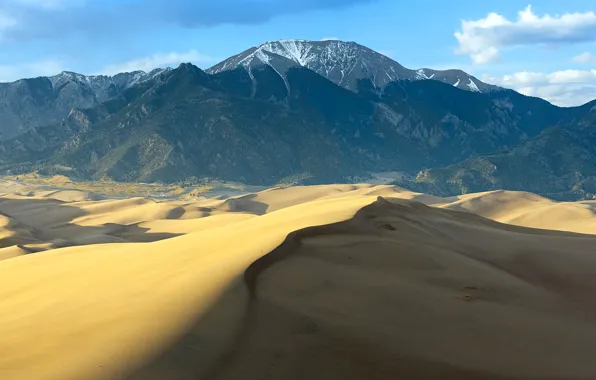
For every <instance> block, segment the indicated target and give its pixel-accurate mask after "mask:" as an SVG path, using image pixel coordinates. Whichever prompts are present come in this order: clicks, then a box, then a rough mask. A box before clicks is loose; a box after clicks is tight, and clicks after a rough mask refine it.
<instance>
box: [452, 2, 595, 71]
mask: <svg viewBox="0 0 596 380" xmlns="http://www.w3.org/2000/svg"><path fill="white" fill-rule="evenodd" d="M455 38H456V39H457V41H458V43H459V47H458V49H457V51H456V52H457V53H458V54H465V55H469V56H470V58H471V59H472V61H473V62H474V63H478V64H483V63H488V62H493V61H496V60H498V59H499V57H500V53H501V50H503V49H505V48H510V47H516V46H529V45H542V46H557V45H562V44H576V43H582V42H590V41H596V14H595V13H594V12H585V13H564V14H562V15H555V16H551V15H549V14H545V15H542V16H538V15H536V14H535V13H534V12H533V11H532V7H531V5H528V6H527V7H526V8H525V9H524V10H522V11H520V12H518V15H517V19H516V20H514V21H511V20H508V19H506V18H505V17H504V16H502V15H500V14H498V13H490V14H488V15H487V16H486V17H485V18H482V19H479V20H471V21H469V20H463V21H462V22H461V30H460V31H457V32H455Z"/></svg>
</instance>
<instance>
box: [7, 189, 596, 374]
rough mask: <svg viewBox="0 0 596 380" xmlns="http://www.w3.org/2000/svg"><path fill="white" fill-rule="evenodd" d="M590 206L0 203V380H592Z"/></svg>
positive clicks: (594, 269)
mask: <svg viewBox="0 0 596 380" xmlns="http://www.w3.org/2000/svg"><path fill="white" fill-rule="evenodd" d="M592 210H593V204H592V203H590V202H577V203H556V202H553V201H550V200H548V199H545V198H542V197H539V196H536V195H533V194H528V193H520V192H504V191H497V192H489V193H482V194H471V195H465V196H459V197H452V198H439V197H433V196H428V195H424V194H418V193H413V192H410V191H407V190H404V189H400V188H397V187H394V186H374V185H328V186H312V187H289V188H276V189H270V190H266V191H263V192H260V193H256V194H248V195H244V196H238V197H232V198H227V199H204V200H198V201H168V202H156V201H153V200H149V199H143V198H132V199H124V200H94V199H93V198H92V197H90V196H87V195H85V194H81V193H80V192H76V191H73V192H70V193H69V192H60V193H59V194H54V193H53V195H52V194H39V193H37V194H32V196H23V195H17V194H16V192H15V193H10V192H7V193H5V195H3V196H2V197H0V243H1V245H0V379H3V380H4V379H6V380H13V379H14V380H94V379H98V380H104V379H110V380H112V379H135V380H136V379H138V380H157V379H168V380H186V379H188V380H191V379H193V380H195V379H240V378H241V379H255V380H256V379H289V380H292V379H337V380H339V379H348V380H349V379H363V378H367V379H400V378H403V379H594V378H596V361H594V360H593V357H594V355H595V353H596V351H595V347H596V302H595V301H594V300H593V294H594V291H596V251H595V248H596V235H592V234H595V233H596V218H595V217H594V214H593V211H592Z"/></svg>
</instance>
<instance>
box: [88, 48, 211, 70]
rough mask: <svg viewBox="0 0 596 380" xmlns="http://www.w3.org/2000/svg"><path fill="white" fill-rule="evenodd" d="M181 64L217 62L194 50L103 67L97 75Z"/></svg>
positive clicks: (162, 54) (156, 55)
mask: <svg viewBox="0 0 596 380" xmlns="http://www.w3.org/2000/svg"><path fill="white" fill-rule="evenodd" d="M183 62H192V63H194V64H197V65H201V64H211V63H216V62H217V60H216V59H214V58H212V57H209V56H205V55H201V54H199V53H198V52H197V51H196V50H189V51H187V52H182V53H177V52H170V53H157V54H153V55H151V56H149V57H143V58H138V59H134V60H131V61H127V62H123V63H118V64H114V65H110V66H107V67H104V68H103V69H102V70H100V72H99V74H106V75H114V74H117V73H123V72H130V71H136V70H142V71H151V70H153V69H156V68H162V67H166V66H176V65H179V64H180V63H183Z"/></svg>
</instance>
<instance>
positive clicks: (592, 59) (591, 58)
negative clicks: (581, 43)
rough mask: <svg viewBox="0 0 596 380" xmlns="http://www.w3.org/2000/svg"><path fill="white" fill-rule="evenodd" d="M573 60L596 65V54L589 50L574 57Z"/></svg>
mask: <svg viewBox="0 0 596 380" xmlns="http://www.w3.org/2000/svg"><path fill="white" fill-rule="evenodd" d="M573 62H577V63H586V64H590V65H596V55H594V54H592V53H588V52H587V51H586V52H584V53H581V54H580V55H576V56H575V57H573Z"/></svg>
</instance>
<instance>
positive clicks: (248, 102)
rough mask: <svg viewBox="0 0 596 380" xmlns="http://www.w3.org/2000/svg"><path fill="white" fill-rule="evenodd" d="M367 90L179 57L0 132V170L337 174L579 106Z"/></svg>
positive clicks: (444, 92) (478, 139) (424, 156)
mask: <svg viewBox="0 0 596 380" xmlns="http://www.w3.org/2000/svg"><path fill="white" fill-rule="evenodd" d="M367 89H369V90H370V91H367ZM373 90H374V84H373V83H372V81H371V80H370V79H367V78H365V79H362V80H360V81H359V91H358V92H354V91H350V90H348V89H346V88H344V87H341V86H338V85H337V84H335V83H333V82H332V81H329V80H327V79H326V78H325V77H323V76H321V75H319V74H317V73H316V72H314V71H312V70H310V69H308V68H305V67H302V66H293V67H289V68H288V70H287V72H286V75H285V77H284V78H282V77H281V76H280V75H278V73H277V71H276V70H275V69H274V68H273V67H271V66H269V65H260V66H257V67H254V68H252V69H251V71H250V73H249V72H248V71H247V70H246V69H245V68H243V67H239V68H236V69H233V70H224V71H221V72H219V73H217V74H212V75H209V74H207V73H205V72H204V71H202V70H200V69H199V68H197V67H195V66H193V65H191V64H182V65H181V66H180V67H178V68H177V69H174V70H171V71H167V72H163V73H160V74H159V75H156V76H154V77H152V78H149V79H147V80H144V81H140V82H138V83H137V84H135V85H133V86H131V87H129V88H127V89H124V90H122V91H121V92H120V93H119V94H118V95H116V96H114V97H112V98H110V99H109V100H107V101H105V102H103V103H101V104H99V105H97V106H94V107H92V108H86V109H77V108H74V109H72V110H71V111H70V112H69V113H68V116H67V117H66V118H65V119H64V120H62V121H61V122H59V123H55V124H52V125H48V126H44V127H36V128H32V129H30V130H28V131H27V132H25V133H23V134H21V135H19V136H17V137H14V138H11V139H9V140H7V141H4V142H3V143H2V144H0V170H2V171H4V172H8V171H10V172H12V173H17V172H23V171H31V170H39V171H40V172H42V173H47V174H51V173H63V174H68V175H72V176H78V177H85V178H103V177H110V178H113V179H116V180H126V181H167V182H175V181H182V180H186V179H188V178H192V177H216V178H220V179H224V180H233V181H241V182H245V183H249V184H275V183H277V182H279V181H285V180H287V179H288V178H294V179H296V178H300V179H303V180H306V179H307V178H308V180H307V183H325V182H337V181H345V180H349V179H350V178H354V177H358V176H359V177H360V178H361V179H362V178H366V176H367V175H368V173H369V172H372V171H377V172H378V171H402V172H405V173H409V174H412V175H415V173H417V172H419V171H420V170H423V169H425V168H431V167H437V166H445V165H449V164H453V163H456V162H458V161H461V160H465V159H467V158H469V157H472V156H476V155H485V154H489V153H491V152H494V151H498V150H503V149H506V148H509V147H512V146H515V145H517V144H519V143H521V142H523V141H526V140H528V139H531V138H533V137H535V136H536V135H538V134H540V133H541V132H542V131H543V130H544V129H545V128H547V127H549V126H551V125H553V123H561V124H565V125H567V124H569V123H572V122H573V121H574V120H576V119H577V118H578V117H579V116H580V115H581V114H582V112H584V113H585V112H586V111H585V110H584V109H583V108H559V107H555V106H553V105H551V104H550V103H548V102H546V101H544V100H542V99H537V98H528V97H525V96H523V95H520V94H517V93H515V92H514V91H494V92H490V93H486V94H484V93H479V92H471V91H463V90H461V89H458V88H456V87H454V86H452V85H448V84H445V83H442V82H440V81H434V80H417V81H397V82H393V83H390V84H388V85H387V86H386V87H385V89H384V91H383V92H382V93H381V94H379V93H377V92H375V91H373Z"/></svg>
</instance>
